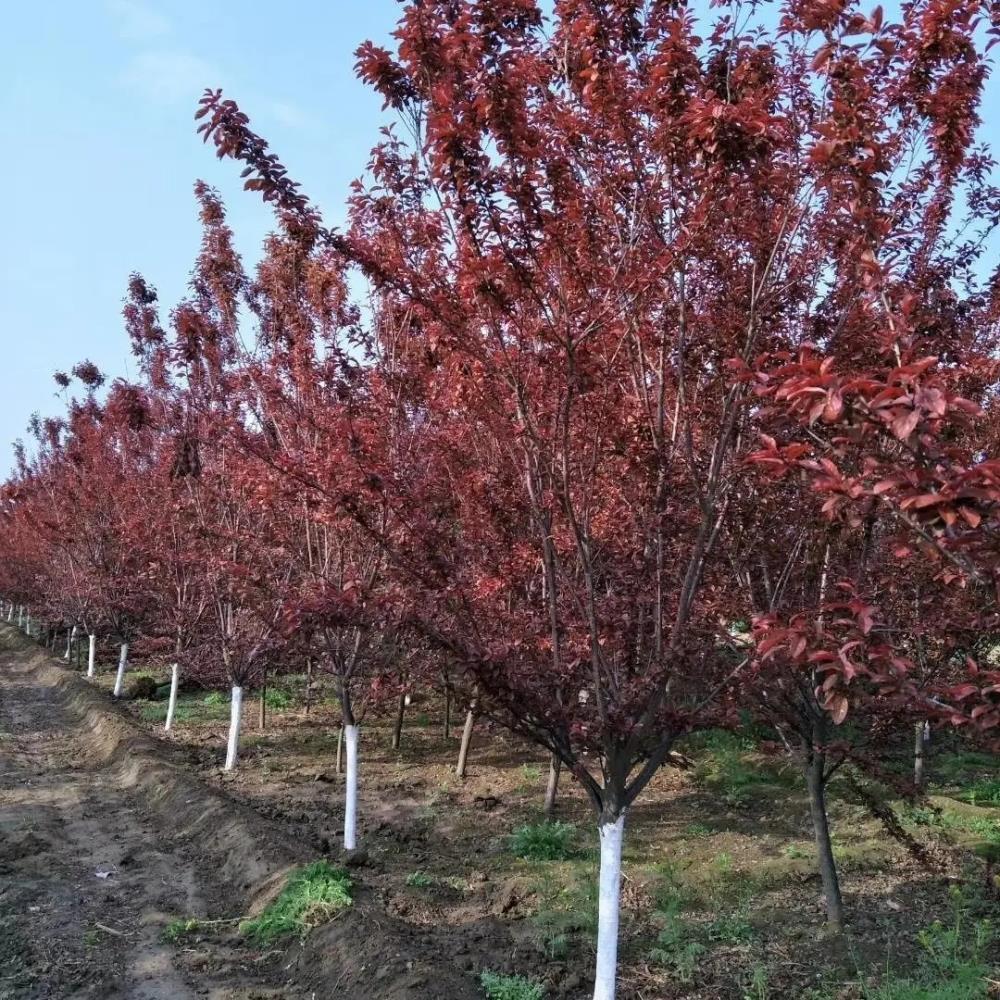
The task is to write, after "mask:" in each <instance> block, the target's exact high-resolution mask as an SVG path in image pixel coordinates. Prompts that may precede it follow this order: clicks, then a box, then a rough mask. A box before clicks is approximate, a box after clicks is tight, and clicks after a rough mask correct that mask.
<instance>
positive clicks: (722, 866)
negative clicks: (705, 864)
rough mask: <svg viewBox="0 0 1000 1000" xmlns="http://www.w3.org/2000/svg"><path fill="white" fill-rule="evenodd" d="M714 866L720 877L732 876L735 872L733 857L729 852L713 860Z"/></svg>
mask: <svg viewBox="0 0 1000 1000" xmlns="http://www.w3.org/2000/svg"><path fill="white" fill-rule="evenodd" d="M712 865H713V867H714V868H715V869H716V871H718V873H719V874H720V875H731V874H732V872H733V856H732V855H731V854H729V853H728V852H727V851H723V852H722V853H721V854H717V855H716V856H715V857H714V858H713V859H712Z"/></svg>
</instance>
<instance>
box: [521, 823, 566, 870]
mask: <svg viewBox="0 0 1000 1000" xmlns="http://www.w3.org/2000/svg"><path fill="white" fill-rule="evenodd" d="M575 840H576V827H575V826H574V825H573V824H572V823H560V822H558V821H557V822H555V823H550V822H545V823H528V824H526V825H525V826H520V827H518V828H517V829H516V830H515V831H514V833H513V834H512V835H511V838H510V849H511V851H513V852H514V854H516V855H517V856H518V857H519V858H524V859H525V861H567V860H569V859H570V858H572V857H573V856H574V854H575V853H576V851H575V848H574V842H575Z"/></svg>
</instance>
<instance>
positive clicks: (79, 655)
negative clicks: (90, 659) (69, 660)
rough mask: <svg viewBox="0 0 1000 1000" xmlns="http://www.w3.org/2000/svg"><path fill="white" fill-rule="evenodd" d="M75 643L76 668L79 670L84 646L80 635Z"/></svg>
mask: <svg viewBox="0 0 1000 1000" xmlns="http://www.w3.org/2000/svg"><path fill="white" fill-rule="evenodd" d="M73 645H74V646H76V669H77V670H79V669H80V666H81V663H80V661H81V660H82V659H83V647H82V646H81V645H80V637H79V636H77V638H76V642H75V643H73Z"/></svg>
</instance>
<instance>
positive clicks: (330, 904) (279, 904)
mask: <svg viewBox="0 0 1000 1000" xmlns="http://www.w3.org/2000/svg"><path fill="white" fill-rule="evenodd" d="M350 905H351V879H350V877H349V876H348V875H347V873H346V872H344V871H342V870H341V869H339V868H334V867H333V866H332V865H331V864H329V862H327V861H314V862H313V863H312V864H311V865H305V866H304V867H302V868H299V869H298V871H296V872H295V873H294V874H293V875H292V876H291V878H289V880H288V882H287V884H286V885H285V888H284V889H283V890H282V892H281V895H280V896H278V898H277V899H276V900H275V901H274V902H273V903H272V904H271V905H270V906H268V907H267V909H266V910H264V912H263V913H261V914H260V916H259V917H253V918H251V919H248V920H244V921H243V922H242V923H241V924H240V933H241V934H243V935H244V936H246V937H248V938H250V939H251V940H252V941H255V942H256V943H257V944H271V943H273V942H274V941H278V940H280V939H281V938H284V937H289V936H291V935H293V934H298V935H300V936H304V935H305V934H306V933H307V932H308V931H309V930H310V929H311V928H313V927H317V926H319V925H320V924H323V923H326V922H327V921H328V920H332V919H333V917H335V916H336V915H337V914H338V913H339V912H340V911H341V910H343V909H345V908H346V907H348V906H350Z"/></svg>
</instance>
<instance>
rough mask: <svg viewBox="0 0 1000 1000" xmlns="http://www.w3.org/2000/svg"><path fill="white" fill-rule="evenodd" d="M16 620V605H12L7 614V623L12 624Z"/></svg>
mask: <svg viewBox="0 0 1000 1000" xmlns="http://www.w3.org/2000/svg"><path fill="white" fill-rule="evenodd" d="M13 620H14V605H13V603H11V606H10V609H9V610H8V612H7V621H9V622H12V621H13Z"/></svg>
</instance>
